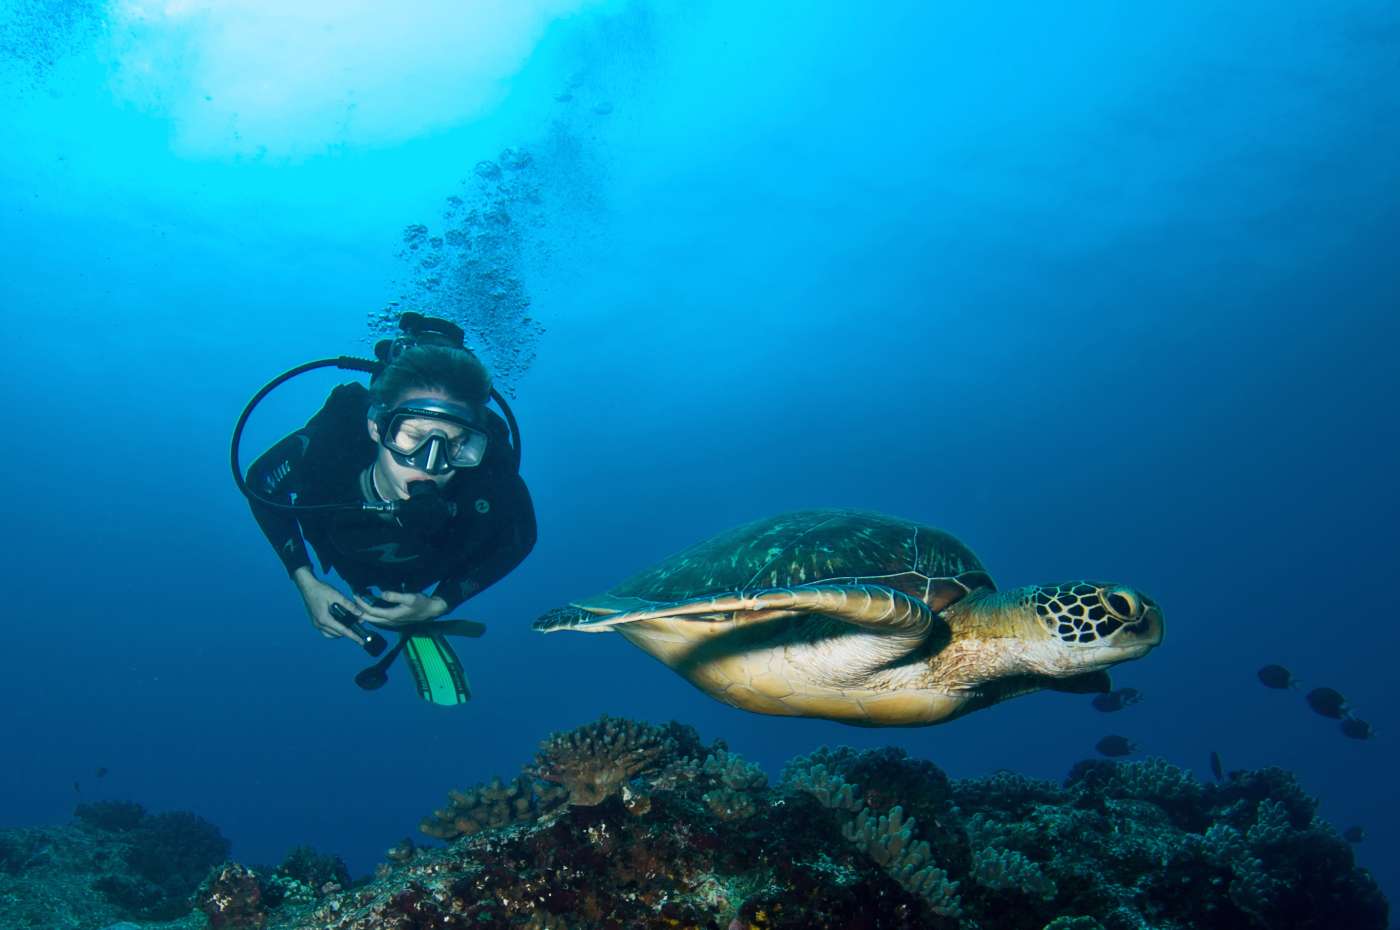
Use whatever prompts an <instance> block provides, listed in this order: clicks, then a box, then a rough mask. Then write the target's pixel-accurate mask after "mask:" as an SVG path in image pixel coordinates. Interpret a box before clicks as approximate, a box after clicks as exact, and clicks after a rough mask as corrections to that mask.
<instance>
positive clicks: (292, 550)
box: [248, 430, 311, 575]
mask: <svg viewBox="0 0 1400 930" xmlns="http://www.w3.org/2000/svg"><path fill="white" fill-rule="evenodd" d="M309 442H310V437H309V436H307V434H306V432H305V431H304V430H298V431H297V432H295V433H292V434H291V435H290V436H288V437H286V438H285V439H283V440H282V441H281V442H279V443H277V445H275V446H273V447H272V448H271V449H268V450H267V451H266V452H264V453H263V454H262V455H261V456H259V457H258V460H257V461H256V462H254V463H253V464H252V467H250V468H249V469H248V487H249V488H251V489H252V491H253V493H255V494H257V495H258V496H259V497H265V498H267V499H268V500H271V501H276V502H277V503H279V504H290V503H291V502H292V493H293V492H295V491H298V490H300V482H299V480H298V479H299V478H300V474H299V472H298V468H297V467H298V466H299V465H300V464H301V460H302V456H303V455H304V454H305V452H306V446H307V444H308V443H309ZM248 506H249V507H250V508H251V509H252V511H253V518H254V519H256V520H257V521H258V526H260V527H261V528H262V531H263V535H264V536H266V537H267V541H268V542H269V543H271V544H272V549H273V551H274V552H276V553H277V557H278V558H279V559H281V560H282V566H283V567H284V568H285V569H286V570H287V574H288V575H295V573H296V572H297V571H298V570H299V569H302V568H305V569H306V570H307V571H308V572H309V571H310V570H311V556H310V555H308V554H307V551H306V542H305V541H304V540H303V539H302V538H301V524H300V523H298V522H297V518H296V515H295V514H294V513H293V512H292V511H289V510H279V509H278V508H276V507H269V506H267V505H266V504H262V503H259V502H258V501H256V500H254V499H253V498H251V497H250V498H249V499H248Z"/></svg>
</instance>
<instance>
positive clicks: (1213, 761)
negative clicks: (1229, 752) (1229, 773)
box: [1210, 749, 1225, 781]
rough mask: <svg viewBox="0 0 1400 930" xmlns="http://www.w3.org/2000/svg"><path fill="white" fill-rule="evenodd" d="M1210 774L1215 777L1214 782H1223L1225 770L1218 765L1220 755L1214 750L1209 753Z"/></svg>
mask: <svg viewBox="0 0 1400 930" xmlns="http://www.w3.org/2000/svg"><path fill="white" fill-rule="evenodd" d="M1210 773H1211V774H1212V775H1214V776H1215V780H1216V781H1224V780H1225V768H1224V766H1222V765H1221V764H1220V753H1218V752H1216V751H1215V750H1214V749H1212V750H1211V751H1210Z"/></svg>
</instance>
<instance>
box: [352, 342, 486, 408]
mask: <svg viewBox="0 0 1400 930" xmlns="http://www.w3.org/2000/svg"><path fill="white" fill-rule="evenodd" d="M414 391H441V392H442V393H444V394H446V395H447V396H448V397H451V398H452V399H453V400H457V401H462V402H465V403H468V404H484V403H486V401H487V399H488V398H489V397H490V396H491V374H490V372H488V371H487V370H486V366H485V365H483V364H481V359H479V358H477V357H476V355H474V354H473V353H471V352H469V351H467V350H465V349H450V348H448V347H446V346H414V347H413V348H411V349H406V350H404V353H403V354H402V355H400V356H399V357H398V358H396V359H394V360H393V362H391V363H390V364H389V365H388V367H386V368H385V369H384V371H383V372H381V373H380V375H379V377H377V378H375V379H374V383H373V384H371V385H370V388H369V394H370V400H371V402H372V403H374V404H378V405H381V406H386V407H388V406H392V405H394V404H396V403H399V402H400V401H402V400H403V399H404V398H405V397H407V396H409V395H410V394H412V392H414Z"/></svg>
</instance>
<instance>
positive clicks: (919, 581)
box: [610, 510, 985, 602]
mask: <svg viewBox="0 0 1400 930" xmlns="http://www.w3.org/2000/svg"><path fill="white" fill-rule="evenodd" d="M983 571H985V570H984V569H983V567H982V563H981V562H979V561H978V559H977V556H976V555H974V554H973V553H972V550H971V549H969V548H967V546H965V545H963V544H962V543H961V542H960V541H958V539H957V538H955V537H953V536H951V535H949V534H948V533H945V532H943V531H942V530H939V529H936V528H934V527H931V526H926V525H923V524H919V523H911V522H910V521H908V520H900V519H897V518H895V517H890V516H886V515H884V514H879V513H871V512H868V511H860V510H801V511H796V512H792V513H783V514H779V515H777V516H774V517H765V518H763V519H761V520H755V521H753V522H752V523H746V524H744V525H743V526H739V527H735V528H734V529H732V530H729V531H727V532H724V533H721V534H720V535H718V536H715V537H712V538H710V539H707V540H705V541H704V542H701V543H697V544H696V545H694V546H691V547H690V548H688V549H685V550H683V551H681V552H678V553H676V554H675V555H673V556H671V557H670V558H668V559H665V560H663V561H662V562H661V563H660V564H658V565H655V566H653V567H651V568H649V569H646V570H645V571H643V572H640V573H639V574H637V575H633V576H632V577H631V578H629V579H627V580H626V581H624V582H622V583H621V584H620V585H618V586H617V587H615V588H613V589H612V591H611V592H610V593H611V594H612V595H614V596H617V597H629V598H639V599H643V600H647V601H653V602H667V601H683V600H686V599H688V598H694V597H700V596H703V595H707V594H714V593H717V592H725V591H746V590H752V589H755V588H778V587H791V586H796V585H802V584H808V583H811V582H819V581H825V582H830V581H842V580H852V581H853V580H855V579H871V580H875V579H880V583H882V584H887V585H889V586H891V587H895V588H899V589H901V590H904V591H905V593H907V594H910V595H912V596H915V597H922V596H923V595H924V594H925V585H924V582H923V579H927V578H952V577H956V576H958V575H961V574H963V573H965V572H983ZM919 576H921V577H919Z"/></svg>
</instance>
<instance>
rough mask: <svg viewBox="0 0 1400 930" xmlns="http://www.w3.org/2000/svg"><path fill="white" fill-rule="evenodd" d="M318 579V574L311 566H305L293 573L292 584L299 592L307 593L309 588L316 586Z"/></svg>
mask: <svg viewBox="0 0 1400 930" xmlns="http://www.w3.org/2000/svg"><path fill="white" fill-rule="evenodd" d="M317 581H318V579H317V578H316V573H315V572H313V571H312V570H311V566H309V565H303V566H301V567H300V568H298V569H297V570H296V571H294V572H292V584H294V585H296V586H297V590H298V591H302V592H305V591H306V589H307V588H309V587H311V586H312V585H314V584H316V583H317Z"/></svg>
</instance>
